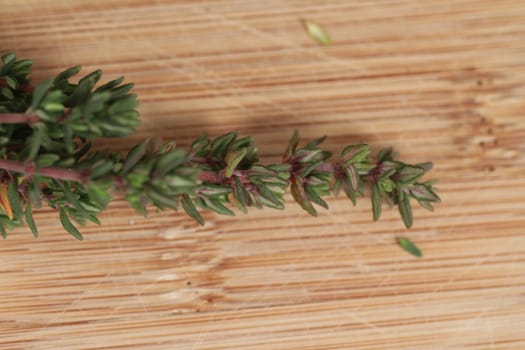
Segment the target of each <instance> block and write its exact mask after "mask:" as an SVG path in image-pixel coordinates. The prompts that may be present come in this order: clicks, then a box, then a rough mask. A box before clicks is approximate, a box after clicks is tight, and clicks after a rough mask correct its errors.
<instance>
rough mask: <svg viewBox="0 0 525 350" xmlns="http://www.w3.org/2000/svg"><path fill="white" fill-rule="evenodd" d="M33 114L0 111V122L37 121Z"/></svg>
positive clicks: (29, 122)
mask: <svg viewBox="0 0 525 350" xmlns="http://www.w3.org/2000/svg"><path fill="white" fill-rule="evenodd" d="M39 120H40V118H38V116H37V115H35V114H26V113H0V124H31V123H36V122H37V121H39Z"/></svg>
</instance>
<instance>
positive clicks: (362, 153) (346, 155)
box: [341, 143, 370, 165]
mask: <svg viewBox="0 0 525 350" xmlns="http://www.w3.org/2000/svg"><path fill="white" fill-rule="evenodd" d="M369 154H370V146H368V145H367V144H365V143H361V144H358V145H349V146H346V147H345V148H344V149H343V151H342V152H341V155H342V156H343V159H342V160H343V164H344V165H347V164H353V163H361V162H363V161H366V160H367V157H368V155H369Z"/></svg>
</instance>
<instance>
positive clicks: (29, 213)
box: [25, 203, 38, 238]
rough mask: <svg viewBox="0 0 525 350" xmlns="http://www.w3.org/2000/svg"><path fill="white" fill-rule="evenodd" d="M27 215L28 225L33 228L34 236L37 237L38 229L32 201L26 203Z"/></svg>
mask: <svg viewBox="0 0 525 350" xmlns="http://www.w3.org/2000/svg"><path fill="white" fill-rule="evenodd" d="M25 217H26V222H27V226H29V228H30V229H31V232H32V233H33V236H34V237H35V238H37V237H38V229H37V228H36V225H35V220H34V219H33V210H32V209H31V203H27V205H26V212H25Z"/></svg>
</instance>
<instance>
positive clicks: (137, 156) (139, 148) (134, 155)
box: [120, 139, 151, 175]
mask: <svg viewBox="0 0 525 350" xmlns="http://www.w3.org/2000/svg"><path fill="white" fill-rule="evenodd" d="M150 142H151V141H150V139H146V140H144V141H142V142H141V143H139V144H137V145H136V146H134V147H133V148H132V149H131V150H130V151H129V152H128V154H127V156H126V161H125V162H124V166H123V167H122V170H121V171H120V173H121V174H122V175H125V174H127V173H128V172H129V171H130V170H131V169H133V167H134V166H135V165H137V163H138V162H139V161H140V160H141V159H142V158H143V157H144V155H145V154H146V150H147V149H148V146H149V144H150Z"/></svg>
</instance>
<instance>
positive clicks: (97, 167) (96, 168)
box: [89, 160, 114, 179]
mask: <svg viewBox="0 0 525 350" xmlns="http://www.w3.org/2000/svg"><path fill="white" fill-rule="evenodd" d="M113 165H114V163H113V161H111V160H100V161H98V162H97V163H95V164H94V165H93V170H92V171H91V173H90V174H89V178H90V179H96V178H97V177H100V176H103V175H106V174H107V173H108V172H109V171H110V170H111V168H113Z"/></svg>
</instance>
